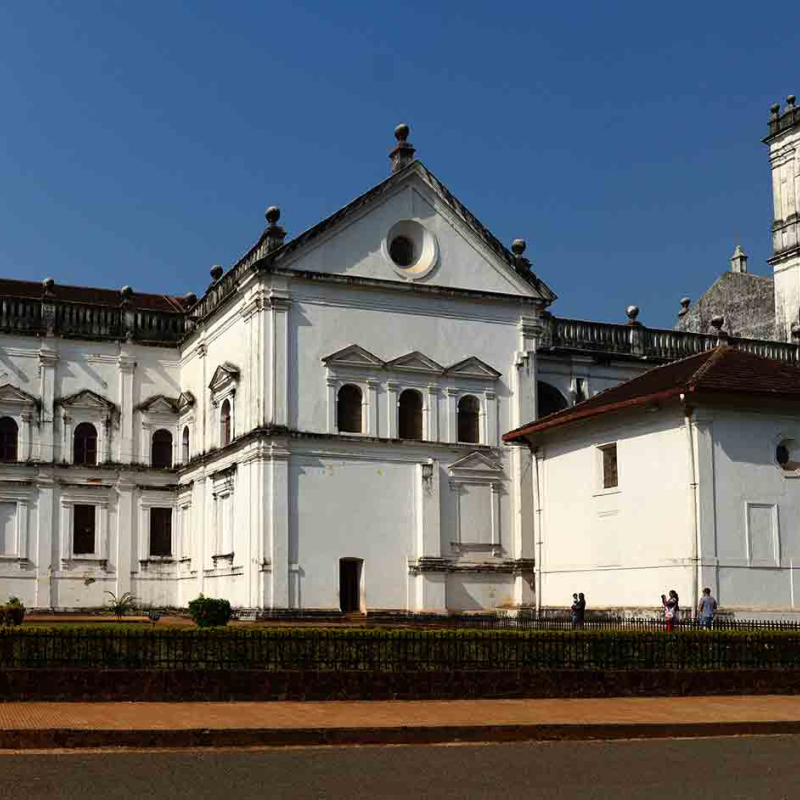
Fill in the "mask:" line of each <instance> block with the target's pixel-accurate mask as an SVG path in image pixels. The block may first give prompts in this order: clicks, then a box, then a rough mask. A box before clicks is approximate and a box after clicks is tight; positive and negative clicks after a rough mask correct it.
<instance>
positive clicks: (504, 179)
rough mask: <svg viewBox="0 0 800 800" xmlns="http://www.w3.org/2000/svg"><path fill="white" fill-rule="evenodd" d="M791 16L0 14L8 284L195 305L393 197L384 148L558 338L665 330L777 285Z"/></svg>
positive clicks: (647, 8)
mask: <svg viewBox="0 0 800 800" xmlns="http://www.w3.org/2000/svg"><path fill="white" fill-rule="evenodd" d="M799 34H800V5H798V4H797V3H794V4H792V3H788V2H786V3H782V2H772V3H770V4H769V5H768V6H766V5H765V6H761V5H759V4H756V3H752V2H746V3H744V2H743V3H737V2H727V3H721V2H709V3H702V4H701V3H673V4H669V5H667V4H662V5H656V4H652V3H641V2H639V3H633V2H630V3H628V2H618V3H614V2H607V3H588V2H587V3H580V2H578V3H572V4H566V3H530V2H527V3H511V2H506V3H494V4H490V3H473V2H465V1H463V0H462V1H461V2H458V3H455V2H453V3H434V2H418V1H417V0H406V1H405V2H403V3H375V2H357V1H356V0H349V2H347V3H337V4H333V3H318V4H317V3H299V2H287V3H266V2H245V1H244V0H240V1H239V2H235V3H233V2H231V3H223V2H214V3H212V2H194V3H180V2H177V0H176V1H174V2H158V3H156V2H147V1H146V0H142V2H137V3H130V2H125V3H122V2H111V1H110V0H106V1H105V2H93V0H79V1H78V0H70V2H48V3H45V2H37V0H26V2H24V3H21V2H12V0H0V52H2V53H3V58H2V61H1V62H0V97H2V106H3V113H2V116H1V117H0V275H2V276H5V277H19V278H23V277H24V278H28V279H32V280H40V279H41V278H44V277H45V276H47V275H50V276H52V277H54V278H55V279H56V281H57V282H59V283H73V284H83V285H86V284H88V285H98V286H109V287H117V286H122V285H123V284H126V283H129V284H131V285H133V286H134V288H135V289H138V290H140V291H156V292H159V291H160V292H169V293H176V294H183V293H184V292H186V291H189V290H192V291H195V292H198V293H200V292H202V290H203V289H204V288H205V286H206V285H207V284H208V281H209V276H208V270H209V268H210V266H211V265H212V264H214V263H221V264H223V265H224V266H225V267H226V268H227V267H228V266H230V265H231V264H232V263H233V262H234V261H235V260H236V258H237V257H238V256H239V255H240V254H241V253H242V252H243V251H244V250H246V249H247V247H248V246H249V245H250V244H251V243H252V241H253V240H254V239H255V238H256V237H257V236H258V234H259V233H260V231H261V230H262V228H263V225H264V219H263V212H264V209H265V208H266V207H267V206H268V205H271V204H277V205H280V207H281V209H282V212H283V217H282V223H283V224H284V227H286V229H287V230H288V232H289V235H290V236H291V235H295V234H297V233H299V232H300V231H302V230H304V229H305V228H307V227H309V226H310V225H312V224H314V223H315V222H316V221H318V220H319V219H321V218H322V217H324V216H326V215H328V214H329V213H331V212H333V211H335V210H336V209H337V208H339V207H340V206H342V205H344V204H345V203H346V202H347V201H349V200H350V199H352V198H353V197H355V196H356V195H358V194H360V193H361V192H362V191H364V190H366V189H368V188H369V187H370V186H372V185H373V184H375V183H377V182H378V181H380V180H382V179H383V178H384V177H385V176H386V175H387V174H388V159H387V153H388V150H389V148H390V147H391V145H392V143H393V137H392V131H393V129H394V126H395V125H396V124H397V123H398V122H401V121H405V122H408V123H409V124H410V125H411V127H412V135H411V137H410V140H411V141H412V142H413V143H414V145H415V146H416V147H417V153H418V156H419V157H420V158H421V159H422V160H423V161H424V162H425V163H426V165H427V166H428V167H429V168H430V169H432V170H433V171H434V172H435V173H436V175H437V176H438V177H439V178H440V179H442V180H443V181H444V182H445V183H446V184H447V185H448V186H449V188H450V189H451V190H452V191H453V192H454V193H455V194H456V195H457V196H458V197H459V198H460V199H461V200H462V201H463V202H464V203H465V204H466V205H467V206H468V207H469V208H470V209H471V210H472V211H473V212H474V213H475V214H476V215H477V216H478V217H479V218H480V219H481V220H482V221H483V222H484V224H486V225H487V226H488V227H489V228H490V229H491V230H492V231H493V232H494V233H495V234H496V235H497V236H498V237H499V238H500V239H502V240H503V241H506V242H508V241H510V240H511V239H512V238H514V237H516V236H523V237H524V238H526V239H527V240H528V247H529V249H528V253H527V255H529V256H530V257H531V258H532V260H533V262H534V269H535V270H536V272H537V274H538V275H539V276H540V277H541V278H542V279H543V280H545V281H546V282H547V283H548V284H549V285H550V286H551V287H552V288H553V290H554V291H555V292H556V293H557V294H558V295H559V300H558V301H557V302H556V304H555V306H554V308H553V310H554V311H555V313H557V314H559V315H562V316H573V317H582V318H590V319H603V320H609V321H615V320H616V321H624V320H625V314H624V309H625V307H626V306H627V305H629V304H630V303H636V304H637V305H639V306H640V307H641V309H642V313H641V320H642V321H643V322H644V323H645V324H648V325H654V326H661V327H669V326H671V325H672V324H673V322H674V319H675V314H676V313H677V311H678V309H679V302H678V301H679V299H680V297H682V296H683V295H688V296H690V297H693V298H696V297H698V296H699V294H700V293H701V292H702V291H703V290H704V289H705V288H706V287H707V286H708V285H710V283H711V282H712V281H713V280H714V279H715V278H716V277H717V276H718V274H719V273H720V272H722V271H723V270H725V269H727V266H728V258H729V256H730V254H731V252H732V250H733V247H734V245H735V243H736V240H737V238H738V239H740V240H741V243H742V245H743V246H744V248H745V250H746V251H747V252H748V253H749V255H750V256H751V259H750V266H751V270H752V271H755V272H759V273H762V274H768V270H769V267H768V266H767V265H766V264H765V259H766V258H768V257H769V229H770V223H771V219H772V216H771V214H772V208H771V204H772V200H771V191H770V178H769V166H768V160H767V150H766V147H765V146H764V145H763V144H761V143H760V140H761V138H762V137H763V136H764V135H765V134H766V124H767V119H768V116H769V106H770V104H771V103H773V102H776V101H780V102H781V103H783V101H784V99H785V97H786V95H788V94H798V95H800V60H799V59H798V55H797V53H798V35H799Z"/></svg>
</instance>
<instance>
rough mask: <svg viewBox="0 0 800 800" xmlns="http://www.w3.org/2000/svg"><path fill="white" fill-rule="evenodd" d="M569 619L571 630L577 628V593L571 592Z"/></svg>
mask: <svg viewBox="0 0 800 800" xmlns="http://www.w3.org/2000/svg"><path fill="white" fill-rule="evenodd" d="M569 618H570V622H572V627H573V628H577V627H578V593H577V592H573V593H572V605H571V606H570V609H569Z"/></svg>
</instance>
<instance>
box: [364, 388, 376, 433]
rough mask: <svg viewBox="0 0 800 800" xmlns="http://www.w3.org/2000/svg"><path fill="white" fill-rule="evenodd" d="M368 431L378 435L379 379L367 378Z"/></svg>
mask: <svg viewBox="0 0 800 800" xmlns="http://www.w3.org/2000/svg"><path fill="white" fill-rule="evenodd" d="M366 405H367V409H366V410H367V433H368V434H369V435H370V436H378V381H376V380H375V379H374V378H367V397H366Z"/></svg>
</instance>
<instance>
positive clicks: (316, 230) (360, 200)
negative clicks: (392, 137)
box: [232, 160, 557, 302]
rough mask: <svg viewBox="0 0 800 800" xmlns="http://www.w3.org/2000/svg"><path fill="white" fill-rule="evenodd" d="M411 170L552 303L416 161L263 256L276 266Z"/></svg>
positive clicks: (253, 251) (252, 252)
mask: <svg viewBox="0 0 800 800" xmlns="http://www.w3.org/2000/svg"><path fill="white" fill-rule="evenodd" d="M411 172H417V173H418V174H419V175H420V176H421V177H422V178H423V180H425V181H426V182H427V183H428V184H429V185H430V187H431V188H432V189H433V190H434V192H436V194H437V195H438V196H439V197H441V199H442V200H443V201H444V202H445V203H446V204H447V206H448V207H449V208H450V210H451V211H453V212H454V213H455V214H456V216H458V217H459V218H460V219H461V220H462V221H463V222H464V223H465V224H466V225H467V226H468V227H469V228H470V229H471V230H472V231H473V232H474V233H475V234H476V235H477V236H478V238H480V239H481V240H482V241H483V243H484V244H485V245H486V246H487V247H488V248H489V249H490V250H491V251H492V252H493V253H494V254H495V255H496V256H498V257H499V258H500V259H501V260H502V261H504V262H505V263H506V264H507V265H508V268H509V269H510V270H512V271H513V272H515V273H516V274H517V275H519V276H520V277H521V278H522V279H523V280H524V281H526V282H527V283H529V284H530V285H531V286H533V287H534V288H535V289H536V290H537V292H539V294H540V295H541V296H542V297H543V298H544V299H545V300H546V301H548V302H552V301H553V300H555V299H556V297H557V295H556V294H555V293H554V292H553V291H552V290H551V289H550V287H549V286H547V284H545V283H544V282H543V281H541V280H539V278H537V277H536V274H535V273H534V272H533V270H525V271H524V272H523V271H517V269H516V259H515V257H514V254H513V253H512V252H511V251H510V250H509V249H508V248H507V247H506V246H505V245H504V244H503V243H502V242H501V241H500V240H499V239H498V238H497V237H496V236H495V235H494V234H493V233H492V232H491V231H490V230H489V229H488V228H487V227H486V226H485V225H483V223H481V221H480V220H479V219H478V218H477V217H476V216H475V215H474V214H473V213H472V212H471V211H470V210H469V209H468V208H467V207H466V206H465V205H464V204H463V203H462V202H461V201H460V200H459V199H458V198H457V197H456V196H455V195H454V194H453V193H452V192H451V191H450V190H449V189H448V188H447V187H446V186H445V185H444V184H443V183H442V182H441V181H440V180H439V179H438V178H437V177H436V176H435V175H434V174H433V173H432V172H431V171H430V170H429V169H428V168H427V167H426V166H425V165H424V164H423V163H422V162H421V161H419V160H415V161H412V162H411V163H410V164H409V165H408V166H406V167H404V168H403V169H401V170H398V171H397V172H395V173H393V174H391V175H390V176H389V177H388V178H386V179H385V180H383V181H381V182H380V183H379V184H377V185H376V186H373V187H372V188H371V189H369V190H367V191H366V192H364V193H363V194H361V195H359V196H358V197H356V198H355V200H352V201H351V202H349V203H348V204H347V205H346V206H343V207H342V208H340V209H339V210H338V211H336V212H334V213H333V214H331V215H330V216H329V217H326V218H325V219H323V220H322V221H320V222H318V223H317V224H316V225H314V226H313V227H311V228H309V229H308V230H306V231H304V232H303V233H301V234H299V235H298V236H295V238H294V239H291V240H289V241H288V242H286V243H285V244H283V245H282V246H281V247H279V248H278V249H276V250H274V251H273V252H272V253H270V254H269V255H268V256H266V258H265V259H264V261H265V263H267V264H274V265H276V266H277V265H278V264H279V263H280V262H281V261H283V260H284V259H285V258H287V257H288V256H289V255H290V254H292V253H293V252H295V251H296V250H298V249H299V248H300V247H302V246H303V245H305V244H307V243H308V242H311V241H313V240H314V239H316V238H317V237H319V236H321V235H322V234H323V233H325V231H327V230H329V229H330V228H332V227H333V226H334V225H336V224H338V223H339V222H341V221H342V220H344V219H346V218H347V217H349V216H350V215H351V214H353V213H354V212H356V211H358V210H359V209H361V208H364V207H365V206H367V205H369V204H370V203H372V202H373V201H374V200H375V199H377V198H378V197H380V196H381V195H383V194H386V193H387V192H389V191H391V190H392V189H393V188H394V187H395V186H396V185H397V184H398V183H400V182H401V181H402V180H404V179H405V178H406V177H407V176H408V175H409V174H410V173H411ZM265 240H266V231H264V233H263V234H262V235H261V236H260V237H259V239H258V241H257V242H256V243H255V244H254V245H253V246H252V247H251V248H250V249H249V250H248V251H247V252H246V253H245V254H244V255H243V256H242V257H241V258H240V259H239V261H237V263H236V264H235V265H234V267H233V268H232V269H236V268H237V267H239V266H240V265H244V264H247V263H252V262H253V259H254V258H255V257H256V255H257V253H258V252H259V250H260V248H261V247H262V246H263V245H264V243H265Z"/></svg>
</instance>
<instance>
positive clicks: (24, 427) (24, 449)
mask: <svg viewBox="0 0 800 800" xmlns="http://www.w3.org/2000/svg"><path fill="white" fill-rule="evenodd" d="M38 409H39V401H38V400H37V399H36V398H35V397H33V396H32V395H30V394H28V393H27V392H23V391H22V389H18V388H17V387H16V386H12V385H11V384H10V383H6V384H3V385H2V386H0V460H2V461H6V462H8V461H25V460H26V459H28V458H30V457H31V455H32V453H31V445H32V425H34V422H35V419H36V417H37V412H38Z"/></svg>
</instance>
